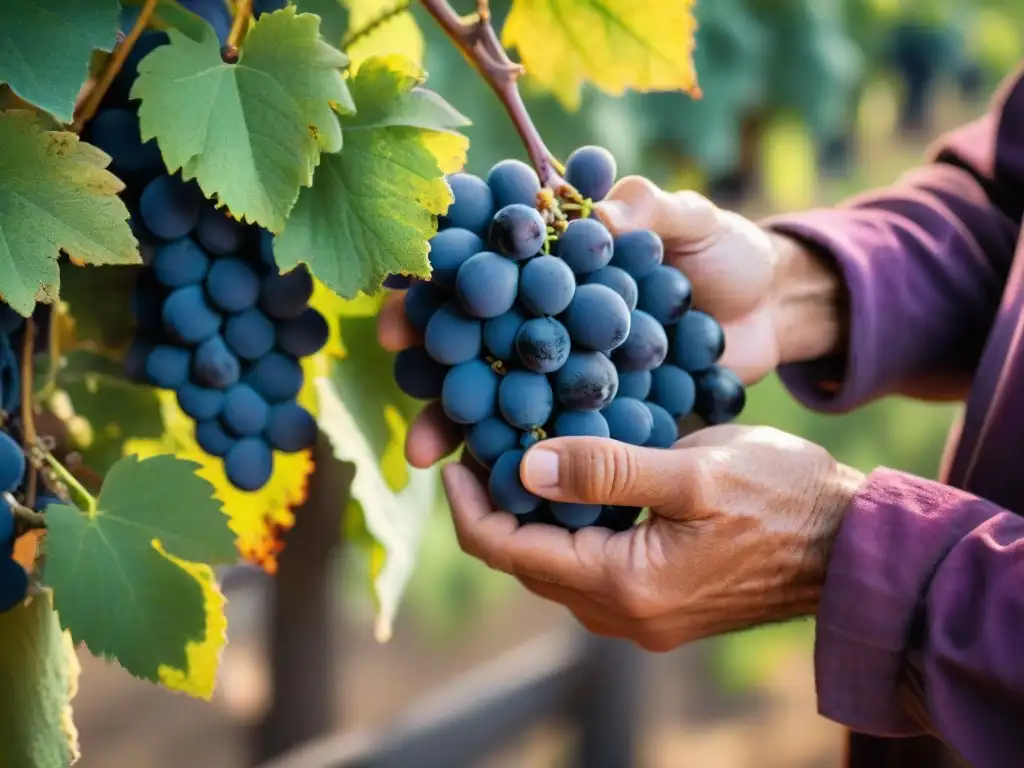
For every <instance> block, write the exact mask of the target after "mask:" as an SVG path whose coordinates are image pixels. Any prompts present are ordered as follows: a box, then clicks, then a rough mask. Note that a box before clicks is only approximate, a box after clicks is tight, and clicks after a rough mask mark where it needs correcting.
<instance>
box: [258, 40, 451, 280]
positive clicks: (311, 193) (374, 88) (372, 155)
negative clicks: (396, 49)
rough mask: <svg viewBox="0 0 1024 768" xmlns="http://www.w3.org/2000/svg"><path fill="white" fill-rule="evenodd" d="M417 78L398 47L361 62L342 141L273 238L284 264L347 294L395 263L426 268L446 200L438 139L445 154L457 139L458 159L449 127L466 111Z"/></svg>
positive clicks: (400, 268)
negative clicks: (430, 242) (339, 149)
mask: <svg viewBox="0 0 1024 768" xmlns="http://www.w3.org/2000/svg"><path fill="white" fill-rule="evenodd" d="M422 81H423V72H422V70H421V69H420V68H419V67H417V66H416V65H415V64H414V63H413V62H411V61H410V60H408V59H406V58H404V57H402V56H397V55H396V56H387V57H378V58H373V59H370V60H368V61H367V62H365V63H364V64H363V65H362V66H361V67H360V68H359V71H358V72H357V73H356V75H355V76H354V77H353V78H352V80H351V88H352V95H353V99H354V101H355V103H356V107H357V109H358V112H357V113H356V114H355V115H352V116H346V117H343V118H342V123H343V125H344V129H345V137H346V138H345V150H344V151H343V152H341V153H338V154H335V155H328V156H325V157H324V158H323V162H322V163H321V164H320V167H319V168H318V169H317V172H316V176H315V178H314V180H313V186H312V187H310V188H308V189H303V190H302V192H301V193H300V194H299V200H298V202H297V203H296V205H295V209H294V210H293V211H292V214H291V217H290V218H289V219H288V224H287V226H286V227H285V229H284V232H282V233H281V234H280V235H279V236H278V237H277V238H275V241H274V253H275V258H276V259H277V263H278V265H279V266H280V267H281V268H282V269H284V270H287V269H290V268H292V267H294V266H295V265H296V264H299V263H300V262H306V263H308V265H309V268H310V270H311V271H312V272H313V274H315V275H316V276H317V278H319V279H320V280H322V281H323V282H324V283H325V284H326V285H327V286H328V287H329V288H330V289H331V290H333V291H335V292H336V293H338V294H339V295H340V296H343V297H345V298H353V297H355V296H356V295H357V294H358V293H359V292H360V291H364V292H366V293H373V292H375V291H376V290H378V289H379V288H380V285H381V283H382V282H383V280H384V278H385V277H386V276H387V275H388V274H390V273H392V272H404V273H407V274H412V275H420V276H426V275H428V274H429V273H430V263H429V261H428V260H427V252H428V250H429V247H428V245H427V240H428V239H429V238H430V237H432V236H433V234H434V233H435V232H436V231H437V219H436V217H437V215H438V214H441V213H444V212H445V211H446V210H447V209H448V206H449V205H450V204H451V201H452V196H451V190H450V189H449V188H448V185H447V183H446V182H445V180H444V171H445V170H447V169H446V167H445V165H443V164H442V161H441V160H439V155H438V154H435V151H437V147H438V146H440V147H442V148H443V151H444V153H445V154H444V155H441V156H442V157H444V162H446V163H447V162H450V161H451V155H452V154H455V155H458V154H459V153H458V152H455V153H452V152H451V145H452V144H456V145H460V146H462V147H463V150H462V152H463V155H462V156H463V159H464V158H465V155H464V151H465V146H466V145H465V139H464V137H462V136H461V135H460V134H458V133H455V129H456V128H459V127H462V126H465V125H468V122H469V121H468V120H466V118H465V117H463V116H462V115H461V114H459V113H458V112H456V111H455V110H454V109H453V108H451V107H449V106H448V105H447V104H446V103H445V102H443V101H442V100H441V99H440V97H438V96H436V95H433V94H430V93H429V92H427V91H424V90H422V89H420V88H418V86H419V85H420V83H421V82H422ZM441 136H444V137H445V138H444V139H439V138H438V137H441ZM433 142H437V143H436V144H435V143H433ZM439 154H440V153H439Z"/></svg>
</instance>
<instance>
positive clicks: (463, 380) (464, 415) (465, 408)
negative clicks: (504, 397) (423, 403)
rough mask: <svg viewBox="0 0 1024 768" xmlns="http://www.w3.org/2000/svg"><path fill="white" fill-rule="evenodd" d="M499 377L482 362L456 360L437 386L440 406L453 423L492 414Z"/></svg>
mask: <svg viewBox="0 0 1024 768" xmlns="http://www.w3.org/2000/svg"><path fill="white" fill-rule="evenodd" d="M500 380H501V377H500V376H499V375H498V374H497V373H496V372H495V371H494V370H493V369H492V368H491V366H489V365H488V364H487V363H486V362H485V361H483V360H480V359H476V360H469V361H467V362H465V363H460V364H459V365H456V366H455V367H454V368H452V369H451V370H450V371H448V374H447V375H446V376H445V377H444V384H443V385H442V387H441V407H442V408H444V412H445V414H446V415H447V416H448V418H449V419H451V420H452V421H454V422H455V423H456V424H476V423H477V422H478V421H483V420H484V419H486V418H488V417H489V416H493V415H494V412H495V407H496V404H497V400H498V383H499V381H500Z"/></svg>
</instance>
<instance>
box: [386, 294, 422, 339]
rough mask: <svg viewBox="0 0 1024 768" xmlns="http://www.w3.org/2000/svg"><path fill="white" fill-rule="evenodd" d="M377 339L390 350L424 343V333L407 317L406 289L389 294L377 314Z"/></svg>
mask: <svg viewBox="0 0 1024 768" xmlns="http://www.w3.org/2000/svg"><path fill="white" fill-rule="evenodd" d="M377 341H378V342H379V343H380V345H381V346H382V347H384V349H386V350H387V351H388V352H401V351H402V350H403V349H407V348H409V347H414V346H416V345H417V344H422V343H423V334H422V333H420V332H419V331H417V330H416V329H415V328H413V327H412V326H411V325H409V321H408V320H406V319H405V291H395V292H394V293H390V294H388V296H387V298H385V299H384V304H383V305H382V306H381V308H380V313H379V314H378V315H377Z"/></svg>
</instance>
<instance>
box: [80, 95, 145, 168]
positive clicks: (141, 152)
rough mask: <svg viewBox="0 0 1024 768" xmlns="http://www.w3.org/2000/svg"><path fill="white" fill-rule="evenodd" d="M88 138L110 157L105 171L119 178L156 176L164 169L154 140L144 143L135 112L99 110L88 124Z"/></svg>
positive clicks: (128, 110) (127, 110)
mask: <svg viewBox="0 0 1024 768" xmlns="http://www.w3.org/2000/svg"><path fill="white" fill-rule="evenodd" d="M87 139H88V141H89V143H90V144H93V145H95V146H97V147H99V148H100V149H102V150H103V151H104V152H106V153H107V154H108V155H110V166H109V167H108V170H109V171H110V172H111V173H113V174H114V175H116V176H117V177H118V178H121V179H130V178H139V177H144V176H147V175H155V174H157V173H160V172H161V171H162V170H163V168H164V164H163V159H162V158H161V157H160V149H159V147H157V145H156V141H154V140H152V139H150V140H149V141H147V142H145V143H143V141H142V136H141V135H140V133H139V116H138V115H137V114H135V111H134V110H130V109H104V110H102V111H101V112H99V113H98V114H97V115H96V116H95V117H94V118H93V119H92V120H90V121H89V125H88V128H87Z"/></svg>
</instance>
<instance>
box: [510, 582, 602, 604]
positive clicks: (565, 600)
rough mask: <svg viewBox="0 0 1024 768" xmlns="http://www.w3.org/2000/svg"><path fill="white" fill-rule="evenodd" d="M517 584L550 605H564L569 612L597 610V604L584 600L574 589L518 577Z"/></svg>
mask: <svg viewBox="0 0 1024 768" xmlns="http://www.w3.org/2000/svg"><path fill="white" fill-rule="evenodd" d="M518 581H519V583H520V584H522V585H523V586H524V587H526V589H527V591H529V592H531V593H533V594H535V595H536V596H537V597H540V598H543V599H544V600H548V601H550V602H552V603H558V604H559V605H564V606H565V607H566V608H568V609H570V610H574V609H575V608H579V609H582V610H592V609H596V608H597V604H596V603H594V602H593V601H592V600H588V599H587V598H585V597H584V596H583V595H582V593H580V592H577V591H576V590H575V589H568V588H567V587H563V586H561V585H560V584H550V583H548V582H546V581H537V580H536V579H531V578H530V577H528V576H520V577H519V579H518Z"/></svg>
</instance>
